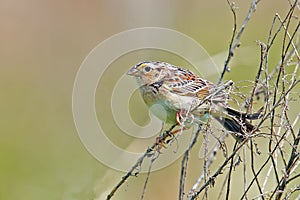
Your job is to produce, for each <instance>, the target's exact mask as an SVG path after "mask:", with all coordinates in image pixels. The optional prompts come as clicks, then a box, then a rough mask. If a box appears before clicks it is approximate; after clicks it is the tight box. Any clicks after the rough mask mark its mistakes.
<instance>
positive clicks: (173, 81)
mask: <svg viewBox="0 0 300 200" xmlns="http://www.w3.org/2000/svg"><path fill="white" fill-rule="evenodd" d="M164 85H165V87H166V88H167V89H168V90H169V91H170V92H171V93H174V94H177V95H180V96H191V97H198V98H201V99H202V98H205V97H206V96H207V95H208V94H209V90H210V88H211V87H212V86H213V84H212V83H210V82H208V81H206V80H204V79H202V78H200V77H198V76H197V75H195V74H194V73H192V72H191V71H189V70H185V69H181V68H179V69H178V70H176V71H175V72H174V76H172V77H170V78H168V79H166V80H165V81H164Z"/></svg>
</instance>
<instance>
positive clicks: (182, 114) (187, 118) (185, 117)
mask: <svg viewBox="0 0 300 200" xmlns="http://www.w3.org/2000/svg"><path fill="white" fill-rule="evenodd" d="M176 121H177V123H178V125H179V126H183V127H184V126H185V125H184V123H186V122H187V123H188V124H192V123H193V121H194V115H193V114H191V113H189V112H188V111H187V110H185V109H181V110H179V111H178V112H177V113H176Z"/></svg>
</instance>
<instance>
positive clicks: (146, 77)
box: [127, 61, 167, 85]
mask: <svg viewBox="0 0 300 200" xmlns="http://www.w3.org/2000/svg"><path fill="white" fill-rule="evenodd" d="M166 64H167V63H163V62H148V61H147V62H141V63H138V64H137V65H135V66H134V67H132V68H131V69H130V70H129V71H128V72H127V74H128V75H130V76H134V77H136V78H137V81H138V83H139V84H141V85H144V84H151V83H155V82H158V81H160V80H162V79H163V78H164V77H165V76H166V75H167V74H166V73H167V70H166Z"/></svg>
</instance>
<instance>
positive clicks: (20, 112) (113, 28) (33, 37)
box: [0, 0, 289, 200]
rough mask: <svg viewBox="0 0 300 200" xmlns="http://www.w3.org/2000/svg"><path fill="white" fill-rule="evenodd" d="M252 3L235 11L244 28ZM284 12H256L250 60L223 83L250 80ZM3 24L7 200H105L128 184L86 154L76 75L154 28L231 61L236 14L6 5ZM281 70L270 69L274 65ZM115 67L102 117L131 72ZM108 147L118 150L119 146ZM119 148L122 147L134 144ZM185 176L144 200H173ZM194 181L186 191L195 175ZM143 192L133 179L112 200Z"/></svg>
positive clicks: (219, 8) (130, 1)
mask: <svg viewBox="0 0 300 200" xmlns="http://www.w3.org/2000/svg"><path fill="white" fill-rule="evenodd" d="M250 3H251V1H249V0H247V1H245V0H237V1H236V6H237V7H238V10H237V18H238V25H241V23H242V20H243V19H244V17H245V15H246V13H247V11H248V8H249V5H250ZM288 7H289V4H288V1H285V0H263V1H261V2H260V3H259V5H258V8H257V11H256V12H255V13H254V15H253V16H252V18H251V20H250V22H249V24H248V25H247V27H246V31H245V33H244V35H243V36H242V41H241V44H242V47H247V48H248V47H250V50H249V51H242V50H241V51H240V52H239V51H237V53H236V55H235V58H234V66H233V68H232V72H231V73H228V74H227V75H226V76H225V79H233V80H234V81H240V80H244V79H249V80H253V79H254V76H255V74H256V71H257V67H258V64H259V50H258V49H259V47H258V45H257V44H256V40H262V41H266V39H267V35H268V31H269V29H270V27H271V22H272V20H273V17H274V14H275V13H279V14H282V15H283V14H286V12H287V10H288ZM0 16H1V17H0V24H1V28H0V55H1V59H0V64H1V73H0V81H1V84H0V87H1V97H0V108H1V109H0V111H1V114H0V117H1V119H0V137H1V138H0V199H1V200H12V199H22V200H35V199H44V200H48V199H49V200H50V199H51V200H53V199H63V200H73V199H74V200H76V199H94V198H98V199H103V197H101V195H103V194H104V193H105V192H107V190H109V189H110V188H111V186H112V185H114V184H115V183H116V181H117V180H119V179H120V178H121V177H122V176H123V173H120V172H116V171H114V170H111V169H109V168H107V167H106V166H104V165H102V164H101V163H100V162H98V161H97V160H96V159H94V158H93V157H92V156H91V155H90V154H89V153H88V152H87V151H86V150H85V148H84V146H83V145H82V144H81V142H80V140H79V137H78V135H77V132H76V129H75V126H74V123H73V118H72V107H71V106H72V105H71V104H72V88H73V82H74V79H75V76H76V73H77V70H78V69H79V66H80V64H81V63H82V61H83V60H84V58H85V57H86V56H87V54H88V53H89V52H90V51H91V50H92V49H93V48H94V47H95V46H96V45H97V44H99V43H100V42H101V41H103V40H105V39H106V38H108V37H110V36H112V35H113V34H116V33H118V32H121V31H124V30H128V29H131V28H137V27H144V26H158V27H165V28H171V29H174V30H177V31H180V32H182V33H184V34H186V35H188V36H190V37H192V38H193V39H195V40H196V41H198V42H199V43H200V44H201V45H202V46H203V47H204V48H205V49H206V50H207V51H208V53H209V54H210V55H212V56H214V55H218V54H222V55H224V52H225V53H226V51H227V49H228V44H229V40H230V37H231V32H232V13H231V12H230V9H229V7H228V5H227V2H226V0H219V1H209V0H190V1H179V0H176V1H175V0H165V1H158V0H155V1H146V0H139V1H137V0H136V1H134V0H124V1H116V0H112V1H108V0H107V1H103V0H98V1H93V0H91V1H84V0H72V1H68V0H66V1H49V0H48V1H47V0H24V1H8V0H2V1H0ZM163 55H164V54H161V55H160V56H158V57H159V59H162V58H163ZM129 56H130V55H129ZM152 56H153V55H152ZM132 57H134V56H132ZM222 58H223V57H222ZM165 59H166V60H168V59H170V58H165ZM278 60H279V59H277V58H276V59H275V58H274V60H270V65H273V64H275V63H277V62H278ZM116 64H118V65H116V66H118V67H117V68H113V67H112V70H113V71H117V72H118V73H117V74H115V75H114V77H112V78H106V80H103V83H104V84H106V85H107V86H106V85H104V86H105V87H106V90H107V91H106V92H107V93H105V91H102V90H101V88H99V90H100V91H101V94H97V99H98V102H100V103H99V105H98V110H99V111H101V109H102V108H101V102H109V98H110V97H109V96H108V97H107V96H106V94H110V91H109V90H110V88H112V84H113V83H114V82H115V81H116V79H117V78H118V77H115V76H116V75H118V76H121V75H122V73H124V72H126V71H127V70H128V69H129V68H130V67H131V66H128V65H126V63H125V64H123V65H120V62H119V63H118V61H116ZM174 64H177V63H176V62H175V63H174ZM107 73H109V71H108V72H107ZM112 73H113V72H112ZM111 75H112V74H111ZM215 76H218V75H217V74H216V75H215ZM214 78H216V77H214ZM140 102H141V101H140ZM141 106H143V105H141ZM102 117H103V116H102ZM99 119H101V116H100V117H99ZM110 119H111V118H109V117H108V118H107V119H106V121H105V123H104V124H105V126H106V128H108V129H110V130H115V131H118V129H117V128H116V127H115V125H114V124H113V122H112V121H110ZM145 120H146V119H145ZM139 123H144V122H143V120H141V122H139ZM109 137H111V138H112V140H113V141H114V142H116V143H117V142H118V137H116V136H109ZM119 142H120V144H118V145H120V146H123V147H126V146H127V145H129V144H130V138H126V139H122V142H121V141H119ZM144 148H146V146H144ZM142 149H143V148H142ZM195 154H197V153H195ZM193 162H194V163H195V164H192V165H190V166H191V169H190V171H193V170H196V171H198V172H199V170H201V169H202V165H201V163H202V162H201V161H199V160H198V159H197V158H192V159H191V163H193ZM179 169H180V160H179V161H177V162H176V163H174V164H173V165H172V166H169V167H167V168H165V169H163V170H160V171H157V172H154V173H153V174H152V175H151V177H150V182H149V187H148V188H147V193H146V197H147V199H176V198H177V191H178V189H177V188H178V183H179ZM189 175H191V177H192V178H190V179H189V181H188V183H187V188H189V187H191V184H192V183H193V181H194V180H195V179H196V175H197V174H195V175H193V174H189V173H188V176H189ZM143 182H144V176H143V175H141V176H139V177H138V178H132V179H131V180H130V181H128V183H127V184H125V185H124V186H123V187H122V188H121V189H120V191H119V192H118V193H117V194H116V196H115V199H138V198H139V196H140V194H141V192H142V184H143Z"/></svg>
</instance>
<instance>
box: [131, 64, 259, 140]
mask: <svg viewBox="0 0 300 200" xmlns="http://www.w3.org/2000/svg"><path fill="white" fill-rule="evenodd" d="M127 74H128V75H130V76H134V77H135V78H136V80H137V83H138V85H139V89H140V92H141V95H142V97H143V99H144V101H145V103H146V104H147V106H148V107H152V106H153V105H159V107H158V109H154V110H153V113H154V115H156V116H157V117H158V118H160V119H161V120H163V121H165V122H167V123H170V124H174V123H178V124H180V125H186V124H188V123H190V124H193V123H201V122H205V121H207V119H208V117H209V116H212V117H214V118H215V119H216V120H217V121H218V122H220V124H222V125H223V126H224V127H225V128H226V129H227V130H229V131H230V132H231V133H232V135H233V136H234V137H235V138H236V139H243V138H245V134H247V133H250V132H251V131H252V130H253V129H254V126H253V125H252V124H251V123H249V122H248V121H247V119H257V118H258V117H257V115H247V114H245V113H241V112H239V111H237V110H234V109H232V108H230V107H228V106H227V103H226V102H227V100H228V98H229V97H228V95H227V93H226V92H224V91H222V90H221V91H218V89H219V88H220V86H217V85H215V84H213V83H211V82H209V81H207V80H204V79H202V78H200V77H199V76H197V75H196V74H195V73H193V72H191V71H190V70H187V69H183V68H180V67H177V66H174V65H171V64H169V63H166V62H158V61H153V62H141V63H138V64H137V65H136V66H134V67H132V68H131V69H130V70H129V71H128V73H127ZM204 99H206V100H207V101H203V100H204Z"/></svg>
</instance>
